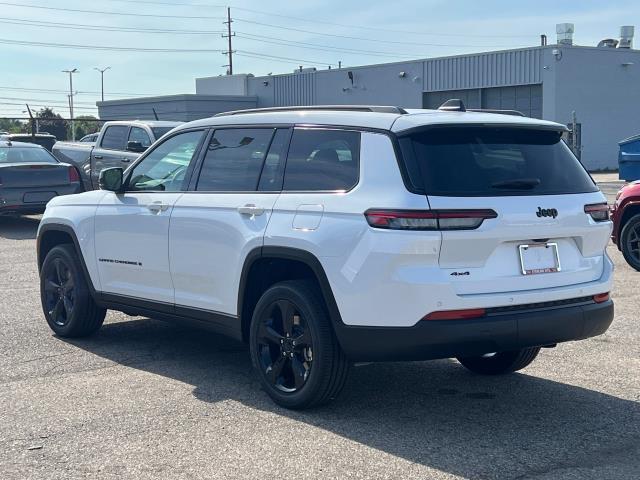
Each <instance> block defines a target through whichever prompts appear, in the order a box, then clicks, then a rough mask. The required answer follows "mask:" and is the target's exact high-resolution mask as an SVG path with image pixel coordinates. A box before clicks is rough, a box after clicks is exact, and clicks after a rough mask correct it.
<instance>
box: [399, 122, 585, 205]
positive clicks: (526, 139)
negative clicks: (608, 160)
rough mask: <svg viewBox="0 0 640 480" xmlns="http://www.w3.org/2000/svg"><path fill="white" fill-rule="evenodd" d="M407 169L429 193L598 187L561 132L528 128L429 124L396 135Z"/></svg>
mask: <svg viewBox="0 0 640 480" xmlns="http://www.w3.org/2000/svg"><path fill="white" fill-rule="evenodd" d="M400 147H401V149H402V154H403V158H404V160H405V163H406V170H407V173H408V176H409V178H410V181H411V183H412V184H413V186H414V187H415V188H416V189H417V190H423V191H424V192H425V193H427V194H428V195H439V196H466V197H475V196H478V197H491V196H505V195H506V196H514V195H562V194H572V193H587V192H595V191H597V187H596V186H595V184H594V183H593V181H592V180H591V177H590V176H589V174H588V173H587V172H586V171H585V169H584V168H583V167H582V165H581V164H580V162H578V160H577V159H576V158H575V156H574V155H573V154H572V153H571V150H569V148H568V147H567V146H566V145H565V143H564V142H563V141H562V140H561V132H557V131H549V130H534V129H526V128H494V127H453V128H452V127H448V128H432V129H429V130H425V131H423V132H418V133H413V134H410V135H408V136H406V137H402V138H401V139H400Z"/></svg>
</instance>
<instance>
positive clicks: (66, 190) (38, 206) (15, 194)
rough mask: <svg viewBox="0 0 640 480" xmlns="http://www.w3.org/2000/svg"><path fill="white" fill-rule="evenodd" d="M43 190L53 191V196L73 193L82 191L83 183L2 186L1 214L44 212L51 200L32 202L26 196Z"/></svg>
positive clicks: (0, 194) (0, 197)
mask: <svg viewBox="0 0 640 480" xmlns="http://www.w3.org/2000/svg"><path fill="white" fill-rule="evenodd" d="M42 192H46V193H53V194H54V195H53V196H52V198H55V197H59V196H62V195H73V194H75V193H81V192H82V185H81V184H80V183H70V184H69V185H54V186H51V187H27V188H2V189H0V216H2V215H35V214H40V213H44V211H45V208H46V207H47V203H48V202H49V200H47V201H44V202H42V201H36V202H30V201H28V198H27V197H26V195H29V194H38V193H42ZM25 200H27V201H25Z"/></svg>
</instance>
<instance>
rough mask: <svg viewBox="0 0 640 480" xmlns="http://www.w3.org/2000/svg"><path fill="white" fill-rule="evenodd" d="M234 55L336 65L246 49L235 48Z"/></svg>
mask: <svg viewBox="0 0 640 480" xmlns="http://www.w3.org/2000/svg"><path fill="white" fill-rule="evenodd" d="M236 55H241V56H243V57H251V58H258V59H264V60H287V61H291V62H302V63H306V64H311V65H331V66H332V67H333V66H337V65H336V64H335V63H329V62H318V61H315V60H304V59H300V58H291V57H279V56H276V55H266V54H264V53H259V52H250V51H247V50H237V53H236Z"/></svg>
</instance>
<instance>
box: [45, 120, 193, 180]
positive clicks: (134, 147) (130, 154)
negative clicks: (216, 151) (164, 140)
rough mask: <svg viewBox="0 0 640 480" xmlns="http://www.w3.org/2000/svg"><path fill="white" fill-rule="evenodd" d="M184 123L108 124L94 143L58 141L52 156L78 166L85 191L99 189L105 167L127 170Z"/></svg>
mask: <svg viewBox="0 0 640 480" xmlns="http://www.w3.org/2000/svg"><path fill="white" fill-rule="evenodd" d="M181 123H182V122H166V121H145V120H131V121H117V122H106V123H105V124H104V126H103V127H102V129H101V130H100V134H99V135H98V139H97V140H96V142H95V144H90V143H80V142H74V143H72V142H56V144H55V145H54V146H53V155H54V156H55V157H56V158H57V159H58V160H60V161H61V162H64V163H69V164H71V165H73V166H74V167H76V169H77V170H78V173H79V174H80V179H81V180H82V184H83V186H84V189H85V190H94V189H97V188H98V177H99V175H100V172H101V171H102V170H104V169H105V168H110V167H123V168H126V167H127V166H128V165H129V164H130V163H131V162H133V161H134V160H135V159H137V158H138V157H139V156H140V154H141V153H142V152H144V151H145V150H146V149H147V148H149V147H150V146H151V144H152V143H153V142H155V141H156V140H157V139H159V138H160V137H162V136H163V135H164V134H165V133H167V132H168V131H170V130H173V128H175V127H177V126H178V125H180V124H181Z"/></svg>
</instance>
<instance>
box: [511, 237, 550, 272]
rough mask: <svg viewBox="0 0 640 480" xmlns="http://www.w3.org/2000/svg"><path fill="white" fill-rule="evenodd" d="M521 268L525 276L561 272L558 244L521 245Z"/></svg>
mask: <svg viewBox="0 0 640 480" xmlns="http://www.w3.org/2000/svg"><path fill="white" fill-rule="evenodd" d="M518 249H519V251H520V267H521V269H522V274H523V275H536V274H539V273H555V272H559V271H560V257H559V256H558V244H557V243H533V244H530V245H520V246H519V247H518Z"/></svg>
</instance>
